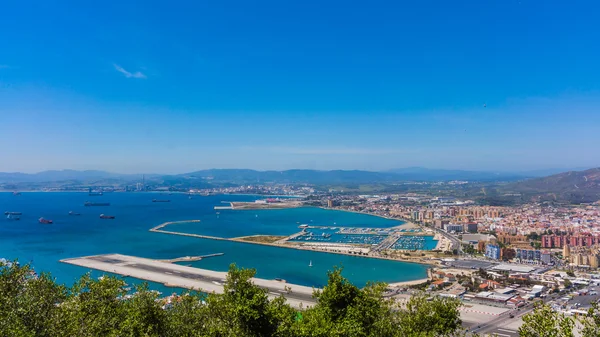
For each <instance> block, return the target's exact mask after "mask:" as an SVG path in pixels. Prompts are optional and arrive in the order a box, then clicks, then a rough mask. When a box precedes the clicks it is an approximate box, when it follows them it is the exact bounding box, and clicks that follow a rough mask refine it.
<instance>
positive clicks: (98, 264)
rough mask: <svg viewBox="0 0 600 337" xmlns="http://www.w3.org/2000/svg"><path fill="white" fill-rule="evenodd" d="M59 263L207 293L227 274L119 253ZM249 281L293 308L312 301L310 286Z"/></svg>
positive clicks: (219, 285) (216, 289)
mask: <svg viewBox="0 0 600 337" xmlns="http://www.w3.org/2000/svg"><path fill="white" fill-rule="evenodd" d="M61 262H64V263H69V264H74V265H77V266H81V267H86V268H91V269H97V270H102V271H106V272H110V273H115V274H120V275H123V276H130V277H135V278H138V279H142V280H146V281H152V282H158V283H162V284H165V285H167V286H170V287H180V288H186V289H194V290H200V291H203V292H208V293H210V292H215V293H223V283H224V282H225V279H226V277H227V273H225V272H217V271H212V270H207V269H200V268H193V267H186V266H181V265H177V264H172V263H167V262H163V261H158V260H152V259H145V258H140V257H135V256H127V255H120V254H108V255H96V256H87V257H80V258H72V259H64V260H61ZM252 282H254V284H256V285H258V286H259V287H262V288H265V289H267V290H268V291H269V296H270V297H277V296H280V295H284V297H285V298H286V300H287V301H288V303H289V304H290V305H293V306H295V307H300V306H302V307H308V306H312V305H314V304H315V300H314V299H313V298H312V293H313V288H311V287H305V286H301V285H296V284H290V283H285V282H280V281H276V280H265V279H260V278H253V279H252ZM288 289H289V290H290V291H288Z"/></svg>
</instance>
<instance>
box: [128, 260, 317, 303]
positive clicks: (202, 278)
mask: <svg viewBox="0 0 600 337" xmlns="http://www.w3.org/2000/svg"><path fill="white" fill-rule="evenodd" d="M127 267H130V268H135V269H141V270H145V271H150V272H153V273H162V274H165V275H171V276H177V277H183V278H187V279H192V280H197V281H204V282H211V283H213V284H216V285H223V283H224V282H225V279H223V278H220V277H210V276H205V275H199V274H195V273H187V272H182V271H178V270H173V269H169V268H163V267H159V266H150V265H146V264H137V263H135V264H128V265H127ZM264 288H265V289H267V290H268V291H269V294H271V295H273V296H279V295H280V294H283V295H284V296H285V297H286V298H289V299H295V300H298V301H302V302H307V303H309V302H313V301H314V299H313V298H312V295H310V294H302V293H293V292H291V293H288V292H285V291H283V290H281V289H279V288H272V287H264Z"/></svg>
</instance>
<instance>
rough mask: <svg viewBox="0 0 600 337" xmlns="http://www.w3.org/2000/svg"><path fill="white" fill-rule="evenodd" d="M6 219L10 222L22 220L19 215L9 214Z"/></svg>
mask: <svg viewBox="0 0 600 337" xmlns="http://www.w3.org/2000/svg"><path fill="white" fill-rule="evenodd" d="M6 219H8V220H21V216H20V215H17V214H8V215H7V216H6Z"/></svg>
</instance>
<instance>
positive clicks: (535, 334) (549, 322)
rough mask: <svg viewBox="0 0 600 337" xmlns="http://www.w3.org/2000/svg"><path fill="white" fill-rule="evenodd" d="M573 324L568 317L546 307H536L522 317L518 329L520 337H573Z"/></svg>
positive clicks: (542, 305) (543, 305)
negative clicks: (521, 322) (521, 323)
mask: <svg viewBox="0 0 600 337" xmlns="http://www.w3.org/2000/svg"><path fill="white" fill-rule="evenodd" d="M574 327H575V322H574V321H573V319H571V318H570V317H566V316H564V315H562V314H559V313H557V312H556V311H554V310H552V308H550V307H549V306H548V305H545V304H541V305H538V306H537V307H536V308H535V309H534V310H533V312H532V313H529V314H527V315H525V316H523V325H521V327H520V328H519V336H521V337H573V336H574V333H573V328H574Z"/></svg>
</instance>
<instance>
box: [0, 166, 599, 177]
mask: <svg viewBox="0 0 600 337" xmlns="http://www.w3.org/2000/svg"><path fill="white" fill-rule="evenodd" d="M593 168H600V165H598V166H592V167H570V168H558V167H550V168H543V169H534V170H470V169H454V168H432V167H422V166H410V167H396V168H390V169H386V170H360V169H330V170H318V169H309V168H291V169H282V170H277V169H273V170H260V169H254V168H248V167H223V168H220V167H211V168H203V169H195V170H190V171H182V172H151V171H148V172H144V171H140V172H119V171H109V170H100V169H83V170H77V169H69V168H65V169H49V170H41V171H29V172H27V171H0V173H10V174H13V173H16V174H19V173H23V174H38V173H44V172H50V171H77V172H85V171H99V172H105V173H111V174H123V175H144V174H145V175H178V174H186V173H193V172H197V171H204V170H254V171H259V172H264V171H275V172H277V171H287V170H316V171H354V170H356V171H370V172H391V171H394V170H404V169H423V170H432V171H435V170H447V171H465V172H487V173H501V174H511V173H514V174H525V173H530V172H543V171H556V172H566V171H585V170H589V169H593Z"/></svg>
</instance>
